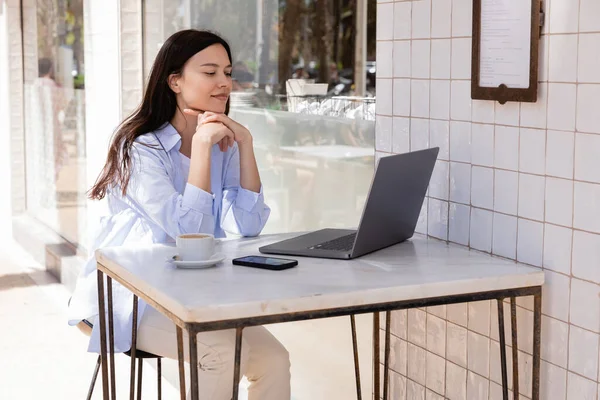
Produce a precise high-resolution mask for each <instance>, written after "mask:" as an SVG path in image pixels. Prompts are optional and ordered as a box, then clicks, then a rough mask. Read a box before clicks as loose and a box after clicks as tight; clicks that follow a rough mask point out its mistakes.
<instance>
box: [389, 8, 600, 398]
mask: <svg viewBox="0 0 600 400" xmlns="http://www.w3.org/2000/svg"><path fill="white" fill-rule="evenodd" d="M389 4H393V7H394V18H393V21H394V22H395V23H394V24H393V26H392V25H390V23H389V22H388V20H389V19H390V18H389V15H386V16H383V17H382V18H381V20H380V19H379V18H378V25H382V26H381V27H379V32H388V33H387V34H388V36H389V32H390V31H391V32H392V35H391V36H393V38H394V42H393V49H394V52H393V55H390V57H392V58H393V60H392V65H393V68H392V70H393V71H392V73H393V78H394V79H406V81H405V82H404V83H403V85H404V86H401V87H400V90H399V92H401V93H396V90H395V89H394V96H393V99H394V106H395V107H394V116H395V118H394V120H393V129H392V130H393V134H392V152H400V149H407V148H409V146H410V148H411V149H417V148H423V147H424V146H425V147H426V146H439V147H440V148H441V151H440V155H439V160H440V161H439V162H438V165H437V166H436V170H435V173H434V177H433V179H432V182H431V186H430V192H429V196H430V198H428V199H426V201H425V207H424V211H423V212H422V214H421V217H420V221H419V230H420V232H423V233H427V234H429V235H431V236H433V237H436V238H441V239H446V240H449V241H451V242H455V243H458V244H462V245H466V246H470V247H471V248H473V249H477V250H481V251H485V252H490V253H493V254H496V255H499V256H503V257H508V258H512V259H516V260H518V261H521V262H525V263H528V264H533V265H536V266H540V267H543V268H544V270H545V273H546V284H545V286H544V290H543V301H542V312H543V314H544V316H543V318H542V360H543V361H542V380H541V390H542V398H544V399H561V400H575V399H577V400H583V399H591V400H598V399H600V395H599V390H600V384H599V378H600V376H599V375H600V366H599V363H600V354H599V353H600V349H598V347H599V346H600V344H599V343H600V338H599V335H600V250H598V249H600V156H599V154H600V108H599V107H598V104H599V103H598V99H600V2H598V1H597V0H552V1H546V2H544V7H545V9H546V25H545V27H544V34H543V35H542V38H541V40H540V55H539V65H540V75H539V79H540V85H539V86H538V88H539V93H538V101H537V102H536V103H520V104H519V103H511V102H509V103H507V104H505V105H500V104H498V103H494V102H491V101H482V100H471V99H470V75H469V73H470V58H471V54H470V46H471V26H472V19H471V18H472V15H471V14H472V1H471V0H412V1H411V0H403V1H396V2H389ZM382 5H383V4H379V7H381V6H382ZM388 7H390V6H389V5H388ZM378 39H379V40H382V38H381V37H379V38H378ZM386 40H390V39H386ZM388 46H389V45H388ZM428 50H429V52H428ZM421 52H423V53H424V54H421ZM377 61H378V62H379V61H381V60H379V59H378V60H377ZM383 62H384V63H385V62H386V61H383ZM427 62H428V63H429V66H426V65H425V64H426V63H427ZM417 65H418V67H419V71H414V68H415V66H417ZM384 68H385V67H384ZM409 88H410V89H409ZM385 90H386V89H385V88H384V89H383V96H386V92H385ZM379 94H380V93H379V87H378V96H379ZM415 96H416V98H415ZM390 97H391V96H390ZM398 105H400V109H402V111H398V113H397V112H396V111H397V109H396V107H397V106H398ZM377 112H378V113H379V114H381V115H387V114H386V113H385V109H384V110H380V109H378V110H377ZM407 117H411V118H410V123H409V119H408V118H407ZM428 119H430V120H428ZM427 121H429V124H427ZM407 130H408V131H407ZM377 135H380V133H379V132H377ZM381 135H382V136H386V135H387V132H386V131H385V130H384V131H382V132H381ZM378 143H380V142H378ZM381 143H386V139H383V140H382V141H381ZM469 167H470V168H469ZM518 304H519V306H518V307H519V308H518V318H519V324H520V325H521V326H522V327H524V328H525V329H529V327H530V326H531V323H532V321H531V312H530V311H527V310H526V309H525V308H528V309H530V308H531V301H530V300H528V301H519V303H518ZM488 306H489V304H488ZM480 307H481V305H480V304H478V303H474V304H469V305H467V304H458V305H453V306H448V307H446V310H445V313H443V314H439V315H435V316H434V314H432V310H430V309H428V312H427V314H426V317H424V318H422V319H420V320H424V321H425V325H424V326H422V325H419V328H418V331H419V334H418V335H416V334H415V333H414V332H413V335H412V336H413V338H412V339H411V338H410V337H409V338H408V342H409V343H411V344H412V345H414V346H415V347H416V348H418V349H422V350H423V351H425V353H426V354H425V355H420V352H419V351H417V350H415V349H413V353H414V354H413V357H416V356H415V354H419V356H418V357H417V358H418V360H420V361H419V362H420V363H422V362H423V361H422V360H423V359H424V360H425V361H424V364H425V367H424V370H425V375H422V374H423V372H422V371H423V369H422V368H421V367H415V368H413V371H412V372H411V375H413V377H414V378H418V380H415V379H412V380H411V379H410V376H409V379H408V380H407V383H405V384H404V386H403V387H405V390H404V391H403V392H402V393H406V394H407V396H408V397H406V398H407V399H413V398H419V399H420V398H425V397H426V398H428V399H429V398H431V399H436V398H438V397H440V398H442V397H444V398H449V399H465V400H466V399H471V398H472V399H478V400H479V399H488V398H489V399H500V398H501V388H500V386H499V384H500V383H501V380H500V370H499V364H498V362H499V350H498V349H499V345H498V342H497V340H498V334H497V326H498V324H497V322H496V319H497V309H496V307H495V305H494V307H488V308H487V310H488V312H487V313H485V312H484V313H482V312H481V310H482V309H481V308H480ZM524 307H525V308H524ZM477 310H479V312H478V311H477ZM507 311H508V309H505V315H506V316H508V315H509V314H508V313H507ZM409 326H410V323H409ZM413 329H415V328H413ZM409 336H410V335H409ZM415 337H416V339H415ZM423 337H424V338H425V339H423ZM490 338H491V339H490ZM507 339H508V343H510V337H509V338H507ZM519 339H520V340H519V342H520V343H519V347H520V348H521V350H524V351H525V353H522V352H521V353H520V356H519V361H520V364H521V365H522V368H524V371H530V368H531V365H530V364H531V351H530V350H531V345H532V344H531V340H530V338H529V337H519ZM423 340H424V341H425V344H423ZM486 345H488V349H489V350H488V351H486V350H485V349H484V348H485V347H486ZM424 349H426V350H424ZM439 357H445V359H446V362H445V380H444V382H443V386H444V391H440V388H441V386H442V382H441V380H440V377H441V370H442V367H441V365H442V361H440V359H439ZM486 359H487V360H488V361H487V362H486ZM409 361H410V360H409ZM526 364H527V365H526ZM419 365H421V364H419ZM510 367H511V366H510V365H509V368H510ZM488 376H489V377H490V378H491V379H492V380H493V382H491V383H490V381H489V380H488V379H487V377H488ZM526 376H527V374H526V373H522V374H521V378H522V379H524V377H526ZM404 377H406V373H404ZM509 380H512V379H511V371H509ZM398 381H399V380H398ZM399 382H400V381H399ZM402 382H403V381H402ZM509 383H510V384H511V385H512V383H511V382H509ZM520 383H521V385H520V389H521V392H522V393H523V394H529V395H530V390H531V382H530V381H523V382H520ZM399 385H402V384H399ZM511 385H509V386H511ZM511 387H512V386H511ZM411 396H412V397H411ZM415 396H416V397H415ZM527 397H529V396H527ZM597 397H598V399H597Z"/></svg>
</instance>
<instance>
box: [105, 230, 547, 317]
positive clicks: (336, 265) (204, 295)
mask: <svg viewBox="0 0 600 400" xmlns="http://www.w3.org/2000/svg"><path fill="white" fill-rule="evenodd" d="M291 236H294V235H291V234H286V235H267V236H261V237H258V238H243V239H234V240H223V241H221V242H220V243H218V244H217V251H219V252H221V253H224V254H225V255H226V256H227V258H226V259H225V261H223V262H222V263H221V264H219V265H218V266H216V267H214V268H209V269H203V270H183V269H178V268H176V267H175V266H174V265H173V264H171V263H169V262H167V261H166V260H167V259H168V258H170V257H172V256H173V255H175V254H177V249H176V248H175V247H173V246H169V245H152V246H139V247H107V248H104V249H100V250H98V251H97V252H96V259H97V261H98V262H100V263H101V264H102V265H103V266H104V268H105V269H106V270H107V271H109V272H111V275H113V276H117V277H119V278H120V279H122V280H125V281H126V282H127V283H128V284H129V285H131V286H133V287H134V288H136V290H137V291H138V294H140V293H141V294H143V295H142V296H141V297H142V298H144V296H147V297H148V298H151V299H152V300H154V301H155V302H157V303H158V304H160V305H161V306H162V307H164V308H165V309H166V310H168V311H169V312H171V313H172V314H174V315H175V316H176V317H178V318H179V319H180V320H181V321H183V322H213V321H220V320H228V319H237V318H248V317H259V316H268V315H276V314H282V313H293V312H302V311H311V310H319V309H331V308H337V307H350V306H361V305H369V304H377V303H384V302H392V301H403V300H412V299H422V298H430V297H438V296H451V295H457V294H467V293H477V292H485V291H492V290H504V289H515V288H521V287H529V286H539V285H542V284H543V282H544V273H543V271H542V270H541V269H539V268H535V267H530V266H526V265H522V264H518V263H515V262H514V261H510V260H505V259H502V258H497V257H493V256H490V255H489V254H485V253H480V252H476V251H472V250H469V249H468V248H465V247H462V246H459V245H454V244H447V243H446V242H442V241H438V240H435V239H428V238H425V237H423V236H420V235H416V236H415V237H413V238H412V239H410V240H408V241H406V242H403V243H400V244H397V245H395V246H392V247H388V248H386V249H383V250H380V251H378V252H375V253H372V254H369V255H366V256H363V257H361V258H358V259H355V260H349V261H346V260H344V261H342V260H326V259H317V258H304V257H287V256H282V257H284V258H294V259H297V260H298V261H299V264H298V266H297V267H295V268H291V269H288V270H285V271H267V270H261V269H256V268H248V267H242V266H236V265H233V264H232V263H231V260H232V259H233V258H236V257H242V256H247V255H258V254H260V253H259V252H258V248H259V247H260V246H263V245H266V244H270V243H273V242H276V241H279V240H283V239H287V238H289V237H291Z"/></svg>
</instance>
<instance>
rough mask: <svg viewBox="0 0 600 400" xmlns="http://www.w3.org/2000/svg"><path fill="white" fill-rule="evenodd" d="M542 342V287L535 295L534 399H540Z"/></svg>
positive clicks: (532, 397)
mask: <svg viewBox="0 0 600 400" xmlns="http://www.w3.org/2000/svg"><path fill="white" fill-rule="evenodd" d="M541 343H542V289H541V288H540V289H539V292H538V293H537V294H535V295H534V296H533V377H532V393H531V399H532V400H540V355H541V354H540V347H541Z"/></svg>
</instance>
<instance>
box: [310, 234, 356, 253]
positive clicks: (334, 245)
mask: <svg viewBox="0 0 600 400" xmlns="http://www.w3.org/2000/svg"><path fill="white" fill-rule="evenodd" d="M354 239H356V232H354V233H351V234H349V235H346V236H342V237H339V238H337V239H333V240H329V241H327V242H323V243H319V244H316V245H314V246H312V247H309V249H311V250H336V251H350V250H352V246H354Z"/></svg>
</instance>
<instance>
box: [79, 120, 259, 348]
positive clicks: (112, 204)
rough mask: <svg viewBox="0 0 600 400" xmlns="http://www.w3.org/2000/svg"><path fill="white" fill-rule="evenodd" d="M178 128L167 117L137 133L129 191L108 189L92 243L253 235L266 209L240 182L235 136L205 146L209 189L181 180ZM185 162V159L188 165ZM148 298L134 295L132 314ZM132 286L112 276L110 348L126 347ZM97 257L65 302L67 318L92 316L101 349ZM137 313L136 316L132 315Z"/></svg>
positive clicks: (92, 342)
mask: <svg viewBox="0 0 600 400" xmlns="http://www.w3.org/2000/svg"><path fill="white" fill-rule="evenodd" d="M180 147H181V136H180V135H179V133H178V132H177V131H176V130H175V128H174V127H173V126H172V125H171V124H166V125H165V126H164V127H163V128H161V129H159V130H157V131H155V132H152V133H148V134H145V135H142V136H140V137H138V138H137V139H136V143H135V144H134V146H133V150H132V152H131V155H132V160H133V162H132V172H131V178H130V181H129V185H128V187H127V192H126V195H125V196H122V194H121V189H120V188H119V187H115V188H113V189H111V190H109V192H108V194H107V199H108V206H109V215H107V216H105V217H103V218H102V219H101V221H100V227H99V230H98V233H97V235H96V236H95V240H94V241H93V243H92V246H91V249H90V250H91V251H92V254H93V252H94V251H95V250H96V249H98V248H101V247H107V246H121V245H134V244H138V245H139V244H152V243H170V242H174V238H175V237H176V236H177V235H180V234H184V233H199V232H202V233H211V234H214V235H215V237H217V238H219V237H225V236H226V233H225V232H228V233H231V234H235V235H242V236H256V235H258V234H259V233H260V232H261V231H262V229H263V227H264V226H265V223H266V222H267V219H268V218H269V214H270V209H269V207H268V206H267V205H265V202H264V196H263V193H262V187H261V189H260V192H259V193H255V192H252V191H249V190H246V189H244V188H242V187H241V186H240V157H239V151H238V147H237V144H236V145H234V146H233V147H231V148H229V149H228V150H227V151H226V152H221V150H220V149H219V146H218V145H215V146H213V148H212V154H211V172H210V175H211V176H210V178H211V191H212V194H211V193H207V192H205V191H204V190H202V189H200V188H198V187H196V186H193V185H190V184H189V183H187V176H188V173H189V171H188V169H189V163H186V162H185V161H186V160H185V158H184V157H185V156H184V155H182V154H181V153H180V152H179V149H180ZM186 166H187V167H186ZM145 307H146V304H145V303H144V302H143V301H141V300H140V302H139V309H138V310H139V311H138V317H139V318H141V316H142V314H143V311H144V309H145ZM132 308H133V294H132V293H131V292H129V290H127V289H125V288H124V287H122V286H121V285H119V284H117V283H116V282H114V281H113V310H114V327H115V351H118V352H123V351H127V350H129V349H130V348H131V320H132V311H133V310H132ZM97 317H98V294H97V274H96V260H95V258H94V257H93V256H92V257H91V258H90V259H89V260H88V262H87V263H86V264H85V265H84V267H83V269H82V271H81V272H80V275H79V277H78V280H77V284H76V288H75V291H74V293H73V297H72V298H71V304H70V306H69V323H70V324H71V325H75V324H77V323H78V322H80V321H81V320H82V319H88V320H90V321H92V322H93V323H94V329H93V331H92V337H91V339H90V346H89V351H92V352H100V335H99V324H98V323H97ZM138 320H139V319H138Z"/></svg>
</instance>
